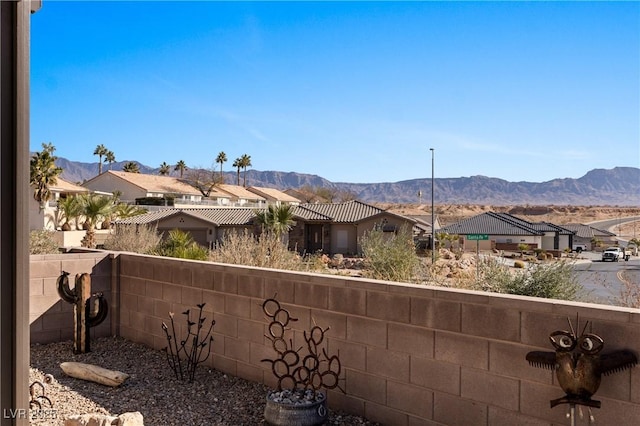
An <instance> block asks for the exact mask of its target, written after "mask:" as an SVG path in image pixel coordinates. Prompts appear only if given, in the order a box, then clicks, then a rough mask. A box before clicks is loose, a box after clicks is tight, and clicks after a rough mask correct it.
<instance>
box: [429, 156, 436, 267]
mask: <svg viewBox="0 0 640 426" xmlns="http://www.w3.org/2000/svg"><path fill="white" fill-rule="evenodd" d="M429 150H430V151H431V264H434V263H436V226H435V223H434V222H435V212H434V210H433V177H434V171H433V165H434V149H433V148H429Z"/></svg>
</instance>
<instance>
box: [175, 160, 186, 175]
mask: <svg viewBox="0 0 640 426" xmlns="http://www.w3.org/2000/svg"><path fill="white" fill-rule="evenodd" d="M173 170H174V171H175V170H180V179H182V175H183V174H184V171H185V170H187V164H186V163H185V162H184V161H183V160H180V161H178V162H177V163H176V166H175V167H174V168H173Z"/></svg>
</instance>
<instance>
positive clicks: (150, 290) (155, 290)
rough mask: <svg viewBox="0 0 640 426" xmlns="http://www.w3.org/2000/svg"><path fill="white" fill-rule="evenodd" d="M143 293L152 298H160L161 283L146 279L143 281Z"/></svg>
mask: <svg viewBox="0 0 640 426" xmlns="http://www.w3.org/2000/svg"><path fill="white" fill-rule="evenodd" d="M145 295H146V296H147V297H151V298H154V299H162V283H160V282H158V281H147V282H146V283H145Z"/></svg>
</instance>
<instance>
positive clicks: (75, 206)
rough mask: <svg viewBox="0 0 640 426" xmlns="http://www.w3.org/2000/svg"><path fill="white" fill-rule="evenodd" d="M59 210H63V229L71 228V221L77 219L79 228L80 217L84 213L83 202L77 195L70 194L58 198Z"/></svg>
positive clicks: (76, 222) (68, 229) (61, 225)
mask: <svg viewBox="0 0 640 426" xmlns="http://www.w3.org/2000/svg"><path fill="white" fill-rule="evenodd" d="M58 210H59V211H60V212H62V216H63V219H64V222H62V223H61V224H60V227H61V229H62V230H63V231H70V230H71V221H72V220H75V224H76V229H77V228H78V218H79V216H80V215H81V214H82V210H83V208H82V203H81V202H80V200H79V198H78V197H77V196H73V195H70V196H68V197H64V198H60V199H59V200H58Z"/></svg>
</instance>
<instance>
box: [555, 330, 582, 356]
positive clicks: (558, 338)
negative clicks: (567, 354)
mask: <svg viewBox="0 0 640 426" xmlns="http://www.w3.org/2000/svg"><path fill="white" fill-rule="evenodd" d="M549 339H551V344H552V345H553V346H554V347H555V348H556V349H557V350H559V351H572V350H573V349H574V348H575V347H576V343H577V342H576V339H575V337H574V335H573V333H570V332H568V331H554V332H553V333H551V335H550V336H549Z"/></svg>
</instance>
